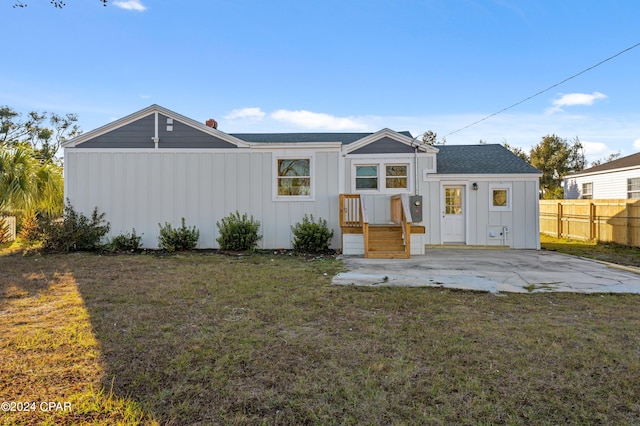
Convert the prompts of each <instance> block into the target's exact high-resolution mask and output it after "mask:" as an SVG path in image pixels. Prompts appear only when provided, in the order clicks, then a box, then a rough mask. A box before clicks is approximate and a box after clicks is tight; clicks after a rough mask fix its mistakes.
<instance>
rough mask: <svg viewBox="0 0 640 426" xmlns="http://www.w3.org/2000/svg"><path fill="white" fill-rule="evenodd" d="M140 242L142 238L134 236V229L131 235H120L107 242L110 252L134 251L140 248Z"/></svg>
mask: <svg viewBox="0 0 640 426" xmlns="http://www.w3.org/2000/svg"><path fill="white" fill-rule="evenodd" d="M140 240H142V236H140V235H136V228H133V230H132V231H131V234H129V233H128V232H127V233H126V234H120V235H118V236H116V237H114V238H113V239H112V240H111V241H110V242H109V249H110V250H111V251H136V250H138V249H139V248H140Z"/></svg>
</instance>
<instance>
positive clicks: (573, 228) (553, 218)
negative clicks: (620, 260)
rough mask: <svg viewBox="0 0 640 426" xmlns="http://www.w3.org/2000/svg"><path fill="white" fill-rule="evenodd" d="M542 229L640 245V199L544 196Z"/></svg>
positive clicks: (552, 232)
mask: <svg viewBox="0 0 640 426" xmlns="http://www.w3.org/2000/svg"><path fill="white" fill-rule="evenodd" d="M540 232H541V233H543V234H548V235H553V236H554V237H558V238H571V239H579V240H596V241H604V242H612V243H617V244H623V245H626V246H634V247H640V200H540Z"/></svg>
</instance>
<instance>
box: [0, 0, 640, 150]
mask: <svg viewBox="0 0 640 426" xmlns="http://www.w3.org/2000/svg"><path fill="white" fill-rule="evenodd" d="M2 3H3V5H2V6H0V28H2V33H3V34H4V35H5V43H3V49H2V50H3V52H2V53H3V58H4V60H3V66H2V71H0V105H8V106H10V107H12V108H14V109H16V110H18V111H21V112H27V111H31V110H38V111H43V110H45V111H52V112H57V113H67V112H73V113H77V114H78V115H79V118H80V120H79V124H80V126H81V127H82V129H83V130H84V131H89V130H92V129H94V128H96V127H99V126H102V125H104V124H107V123H109V122H110V121H112V120H115V119H118V118H121V117H123V116H125V115H128V114H130V113H133V112H136V111H138V110H140V109H142V108H145V107H147V106H149V105H151V104H159V105H161V106H163V107H166V108H169V109H171V110H174V111H176V112H178V113H180V114H183V115H186V116H188V117H191V118H193V119H196V120H198V121H202V122H204V121H205V120H206V119H208V118H215V119H216V120H217V121H218V122H219V129H220V130H222V131H226V132H289V131H291V132H306V131H310V132H313V131H329V132H330V131H339V132H343V131H377V130H380V129H381V128H384V127H389V128H391V129H394V130H409V131H411V132H412V133H413V134H414V135H416V136H417V135H420V134H421V133H423V132H424V131H427V130H433V131H435V132H437V133H438V135H439V136H441V137H442V136H446V139H447V144H475V143H478V142H479V141H480V140H483V141H485V142H487V143H504V142H507V143H509V144H510V145H513V146H518V147H521V148H523V149H526V150H528V149H530V148H531V146H533V145H535V144H537V143H538V142H540V140H541V138H542V137H543V136H545V135H547V134H557V135H558V136H560V137H563V138H567V139H572V138H574V137H578V138H579V139H580V140H581V141H582V142H583V143H584V145H585V148H586V154H587V157H588V159H589V160H591V161H593V160H596V159H599V158H603V157H605V156H607V155H609V154H611V153H615V152H618V151H619V152H620V153H621V154H622V155H628V154H632V153H634V152H638V151H640V106H639V105H640V47H637V48H634V49H631V50H629V51H627V52H625V53H623V54H621V55H620V56H618V57H616V58H614V59H612V60H610V61H608V62H606V63H604V64H602V65H600V66H598V67H596V68H594V69H593V70H590V71H588V72H586V73H584V74H582V75H580V76H578V77H576V78H573V79H571V80H569V81H568V82H566V83H564V84H562V85H560V86H558V87H555V88H553V89H552V90H550V91H547V92H545V93H543V94H541V95H539V96H536V97H534V98H533V99H531V100H529V101H527V102H524V103H522V104H520V105H517V106H516V107H514V108H511V109H509V110H507V111H505V112H503V113H501V114H498V115H496V116H494V117H491V118H489V119H487V120H484V121H482V122H481V123H479V124H477V125H473V126H470V127H468V128H466V129H464V130H460V129H462V128H464V127H466V126H468V125H469V124H471V123H474V122H476V121H478V120H481V119H483V118H484V117H487V116H488V115H490V114H493V113H495V112H497V111H500V110H502V109H504V108H506V107H509V106H510V105H513V104H515V103H517V102H519V101H521V100H523V99H525V98H527V97H529V96H531V95H533V94H535V93H538V92H540V91H542V90H545V89H547V88H548V87H550V86H552V85H554V84H556V83H558V82H560V81H562V80H564V79H566V78H568V77H570V76H573V75H575V74H577V73H579V72H581V71H583V70H585V69H587V68H589V67H591V66H593V65H595V64H597V63H598V62H600V61H602V60H604V59H606V58H609V57H611V56H613V55H615V54H617V53H619V52H621V51H623V50H624V49H627V48H629V47H631V46H634V45H636V44H637V43H640V26H639V25H638V17H639V16H640V2H637V1H634V0H624V1H616V0H608V1H606V2H603V1H600V0H598V1H594V0H579V1H578V0H563V1H558V0H544V1H542V0H540V1H538V0H522V1H510V0H482V1H481V0H404V1H403V0H367V1H360V0H322V1H305V0H296V1H294V0H272V1H255V0H228V1H218V0H189V1H177V0H173V1H171V0H130V1H113V0H110V1H109V4H108V6H107V7H104V6H102V4H101V2H99V1H98V0H66V7H65V8H64V9H56V8H54V7H53V6H51V5H50V4H49V1H46V0H23V3H26V4H27V5H28V6H27V7H24V8H12V7H11V4H12V3H13V0H7V1H4V2H2ZM459 130H460V131H459Z"/></svg>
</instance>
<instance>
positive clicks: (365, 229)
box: [360, 198, 369, 258]
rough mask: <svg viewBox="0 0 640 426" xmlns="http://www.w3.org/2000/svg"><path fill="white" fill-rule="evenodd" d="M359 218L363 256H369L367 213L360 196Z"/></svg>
mask: <svg viewBox="0 0 640 426" xmlns="http://www.w3.org/2000/svg"><path fill="white" fill-rule="evenodd" d="M360 220H361V221H362V238H363V240H364V241H363V243H364V257H365V258H368V257H369V214H368V213H367V204H366V202H365V201H364V198H360Z"/></svg>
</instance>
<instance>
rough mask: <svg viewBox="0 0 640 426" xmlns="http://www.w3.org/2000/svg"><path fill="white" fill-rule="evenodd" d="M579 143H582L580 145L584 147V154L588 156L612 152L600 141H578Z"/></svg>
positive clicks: (604, 154) (598, 155)
mask: <svg viewBox="0 0 640 426" xmlns="http://www.w3.org/2000/svg"><path fill="white" fill-rule="evenodd" d="M580 143H582V147H583V148H584V155H585V156H586V157H589V158H593V157H606V156H607V155H609V154H611V153H612V152H613V151H611V149H610V148H609V147H608V146H607V145H606V144H604V143H602V142H589V141H580Z"/></svg>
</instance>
